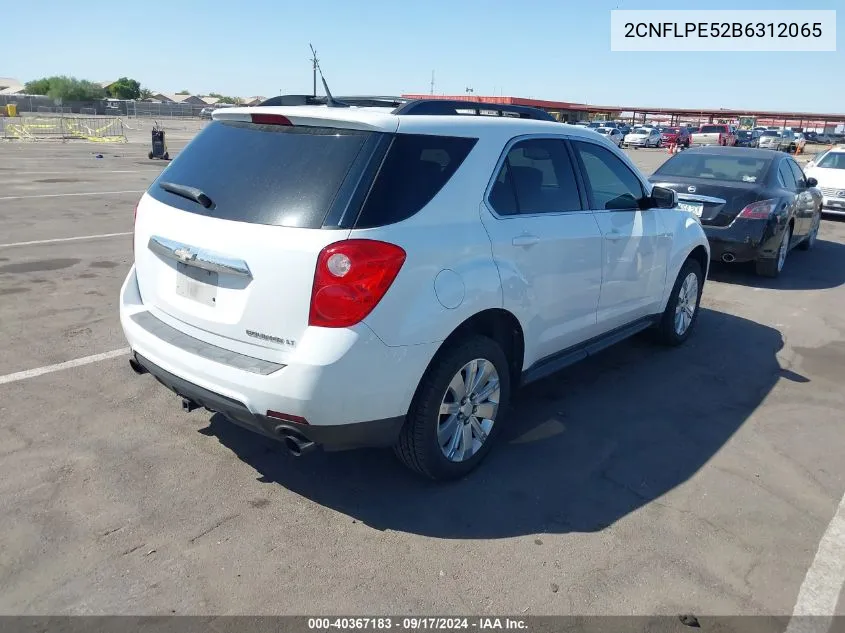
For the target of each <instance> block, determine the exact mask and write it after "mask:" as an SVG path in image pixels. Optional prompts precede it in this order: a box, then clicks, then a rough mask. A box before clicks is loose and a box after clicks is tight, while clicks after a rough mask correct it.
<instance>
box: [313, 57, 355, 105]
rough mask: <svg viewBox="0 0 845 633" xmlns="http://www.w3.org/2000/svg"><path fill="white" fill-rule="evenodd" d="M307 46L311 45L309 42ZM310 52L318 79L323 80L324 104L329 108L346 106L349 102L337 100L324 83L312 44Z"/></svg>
mask: <svg viewBox="0 0 845 633" xmlns="http://www.w3.org/2000/svg"><path fill="white" fill-rule="evenodd" d="M308 46H311V44H309V45H308ZM311 53H312V54H313V55H314V57H313V61H314V65H315V66H316V67H317V72H319V73H320V80H321V81H322V82H323V89H324V90H325V91H326V105H327V106H328V107H330V108H348V107H349V104H347V103H343V101H338V100H337V99H335V98H334V97H333V96H332V93H331V90H329V84H327V83H326V78H325V77H323V69H322V68H320V60H318V59H317V51H315V50H314V47H313V46H311Z"/></svg>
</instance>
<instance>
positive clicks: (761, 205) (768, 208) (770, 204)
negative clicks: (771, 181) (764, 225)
mask: <svg viewBox="0 0 845 633" xmlns="http://www.w3.org/2000/svg"><path fill="white" fill-rule="evenodd" d="M777 205H778V201H777V200H760V202H752V203H751V204H749V205H748V206H747V207H745V208H744V209H743V210H742V211H740V212H739V216H738V217H740V218H743V219H745V220H767V219H768V218H769V217H770V216H771V215H772V213H773V212H774V210H775V207H777Z"/></svg>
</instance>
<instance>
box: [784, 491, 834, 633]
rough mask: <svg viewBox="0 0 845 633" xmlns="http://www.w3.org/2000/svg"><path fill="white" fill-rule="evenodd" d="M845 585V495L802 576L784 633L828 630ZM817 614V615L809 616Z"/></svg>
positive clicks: (822, 631) (816, 632)
mask: <svg viewBox="0 0 845 633" xmlns="http://www.w3.org/2000/svg"><path fill="white" fill-rule="evenodd" d="M843 586H845V496H843V497H842V500H841V501H840V502H839V507H838V508H837V509H836V514H834V515H833V520H832V521H831V522H830V524H829V525H828V526H827V530H825V533H824V535H823V536H822V540H821V541H820V542H819V548H818V550H817V551H816V556H815V558H814V559H813V564H812V565H810V569H809V570H807V575H806V576H804V582H803V583H801V589H800V590H799V591H798V599H797V600H796V601H795V608H794V609H793V610H792V618H791V619H790V620H789V625H788V626H787V627H786V633H827V632H828V631H829V630H830V627H831V625H832V624H833V615H834V613H835V612H836V604H837V602H838V600H839V594H840V593H841V592H842V587H843ZM808 616H816V617H808Z"/></svg>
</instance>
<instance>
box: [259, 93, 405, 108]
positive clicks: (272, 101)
mask: <svg viewBox="0 0 845 633" xmlns="http://www.w3.org/2000/svg"><path fill="white" fill-rule="evenodd" d="M334 101H336V102H340V103H343V104H346V105H349V106H357V107H359V108H364V107H370V108H396V107H398V106H401V105H403V104H405V103H408V99H405V98H403V97H378V96H359V97H334ZM327 104H328V99H326V97H314V96H312V95H279V96H278V97H270V98H269V99H266V100H265V101H262V102H261V103H259V104H258V105H262V106H304V105H327Z"/></svg>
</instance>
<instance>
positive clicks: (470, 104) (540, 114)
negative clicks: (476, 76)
mask: <svg viewBox="0 0 845 633" xmlns="http://www.w3.org/2000/svg"><path fill="white" fill-rule="evenodd" d="M393 114H415V115H441V116H450V115H452V116H454V115H465V114H473V115H476V116H501V117H513V118H520V119H536V120H537V121H555V118H554V117H553V116H552V115H551V114H549V113H548V112H546V111H545V110H541V109H540V108H532V107H529V106H518V105H504V104H499V103H485V102H483V101H450V100H447V99H418V100H416V101H408V102H407V103H405V104H404V105H401V106H399V107H398V108H396V109H395V110H394V111H393Z"/></svg>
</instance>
